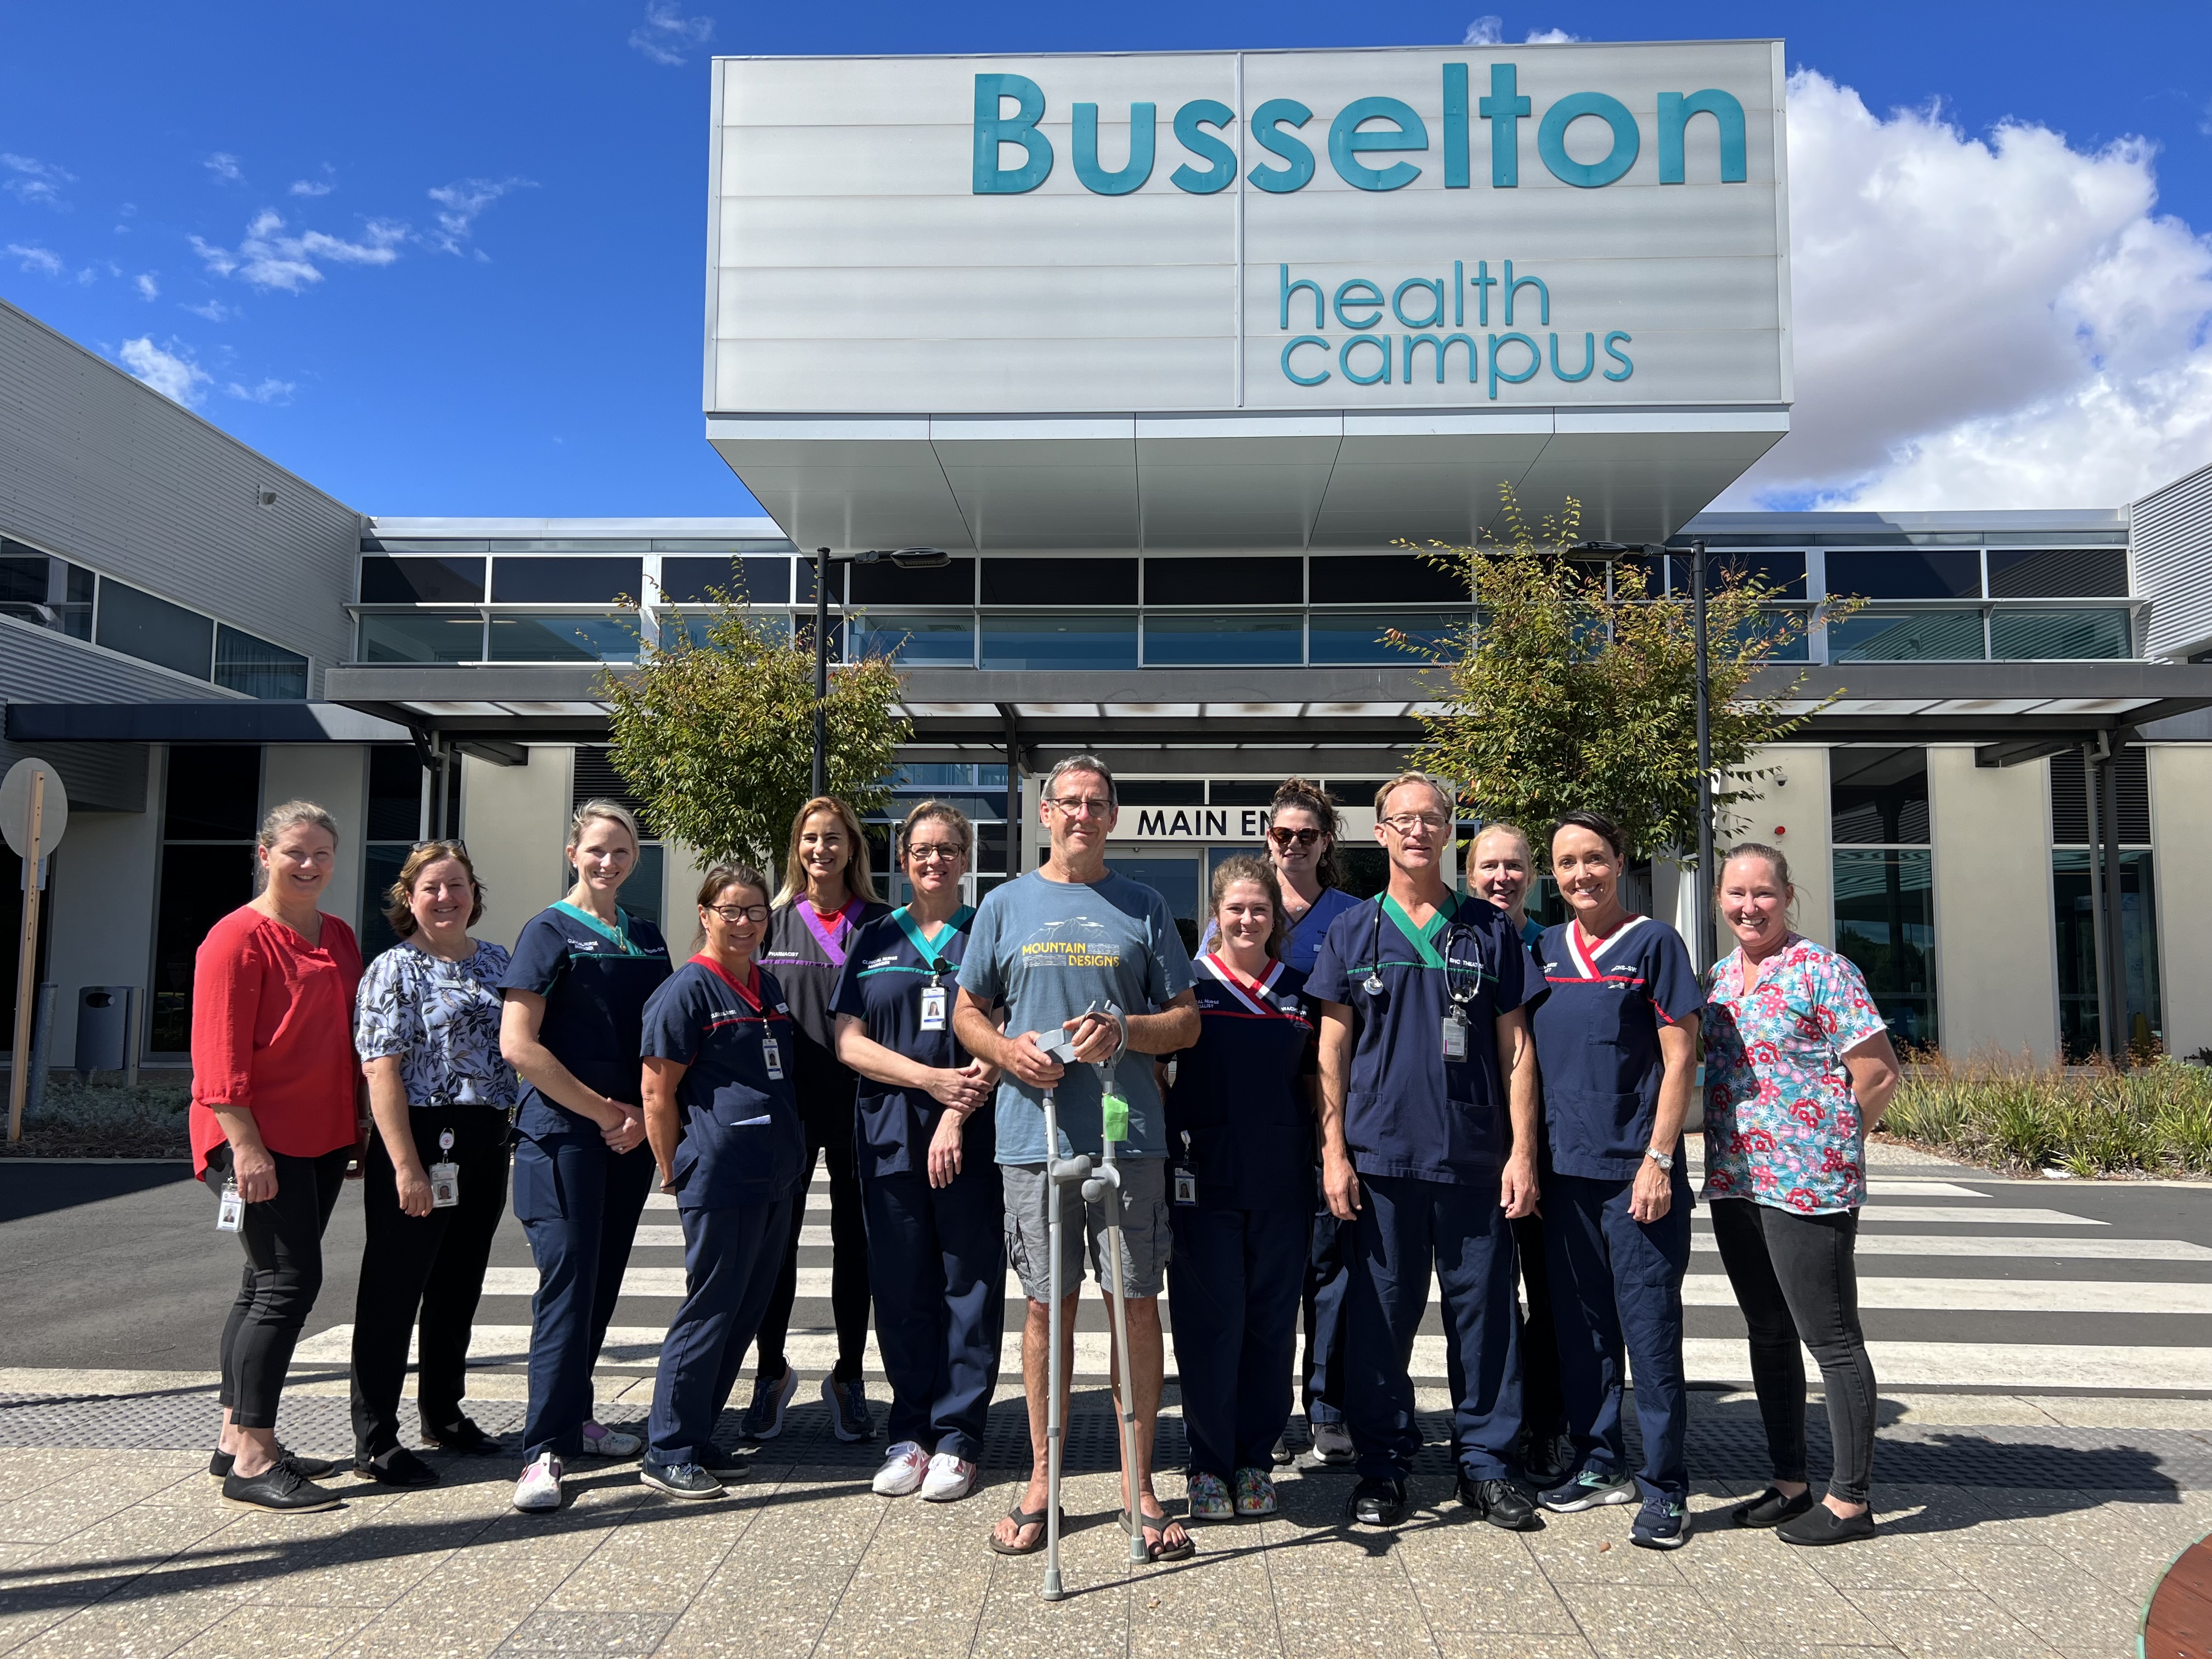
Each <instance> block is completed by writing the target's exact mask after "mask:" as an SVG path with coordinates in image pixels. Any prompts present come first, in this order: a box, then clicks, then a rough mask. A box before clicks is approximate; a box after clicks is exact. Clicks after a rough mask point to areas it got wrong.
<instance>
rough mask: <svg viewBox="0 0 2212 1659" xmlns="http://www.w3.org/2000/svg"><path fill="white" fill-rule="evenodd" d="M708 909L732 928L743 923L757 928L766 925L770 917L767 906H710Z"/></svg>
mask: <svg viewBox="0 0 2212 1659" xmlns="http://www.w3.org/2000/svg"><path fill="white" fill-rule="evenodd" d="M707 908H708V909H709V910H712V911H713V912H714V914H715V915H718V916H720V917H721V919H722V920H723V921H726V922H728V923H729V924H730V926H732V927H736V926H737V925H738V923H739V922H741V921H750V922H751V923H752V924H753V925H754V926H755V927H760V926H762V925H763V924H764V923H765V922H766V921H768V916H769V910H768V906H766V905H765V904H710V905H708V907H707Z"/></svg>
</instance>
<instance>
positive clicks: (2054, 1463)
mask: <svg viewBox="0 0 2212 1659" xmlns="http://www.w3.org/2000/svg"><path fill="white" fill-rule="evenodd" d="M878 1404H880V1401H879V1402H878ZM469 1413H470V1414H471V1416H472V1417H474V1418H475V1419H476V1420H477V1423H479V1424H480V1425H483V1428H484V1429H485V1430H486V1431H488V1432H489V1433H492V1434H499V1435H506V1436H508V1437H511V1438H510V1443H513V1440H514V1439H519V1437H520V1431H521V1427H522V1418H523V1407H522V1406H521V1404H520V1402H519V1401H505V1400H482V1401H470V1402H469ZM1632 1420H1633V1419H1632ZM221 1421H222V1412H221V1410H220V1408H219V1407H217V1406H216V1402H215V1393H214V1390H213V1389H191V1390H188V1391H184V1392H163V1393H156V1394H145V1395H25V1394H10V1395H0V1446H12V1447H36V1446H81V1447H92V1448H98V1449H110V1448H112V1449H116V1450H154V1449H161V1450H193V1449H198V1448H201V1447H210V1448H211V1447H212V1446H213V1445H214V1443H215V1438H216V1430H217V1428H218V1426H219V1425H220V1424H221ZM1419 1422H1420V1427H1421V1431H1422V1435H1423V1439H1424V1444H1423V1447H1422V1450H1421V1454H1420V1455H1419V1458H1418V1459H1417V1460H1416V1463H1415V1473H1416V1474H1418V1475H1426V1476H1432V1477H1436V1478H1439V1479H1443V1480H1447V1481H1448V1480H1449V1478H1450V1475H1451V1470H1452V1457H1451V1450H1450V1437H1451V1419H1450V1418H1449V1416H1447V1415H1445V1414H1443V1413H1423V1414H1422V1415H1421V1417H1420V1419H1419ZM616 1426H618V1427H624V1428H630V1429H635V1430H641V1429H642V1427H643V1425H642V1424H641V1423H639V1422H635V1421H631V1422H623V1423H618V1424H617V1425H616ZM277 1427H278V1432H279V1433H280V1434H282V1435H283V1438H284V1441H285V1443H286V1444H288V1445H289V1446H291V1447H293V1448H294V1449H296V1450H299V1451H302V1452H307V1453H309V1454H312V1455H320V1456H325V1457H337V1456H343V1455H345V1454H346V1453H347V1452H348V1451H349V1450H350V1449H351V1446H352V1441H353V1434H352V1427H351V1424H350V1420H349V1416H348V1409H347V1402H346V1401H343V1400H341V1399H336V1398H332V1397H330V1396H327V1395H288V1396H286V1398H285V1401H284V1404H283V1413H282V1414H281V1417H280V1419H279V1421H278V1425H277ZM1303 1428H1304V1425H1303V1421H1302V1419H1294V1424H1293V1429H1292V1431H1291V1445H1292V1446H1293V1447H1294V1448H1298V1449H1303V1446H1304V1439H1303ZM1807 1431H1808V1441H1809V1445H1808V1452H1809V1454H1810V1459H1809V1461H1810V1463H1811V1466H1812V1469H1813V1472H1814V1475H1815V1477H1816V1478H1817V1477H1818V1476H1820V1474H1822V1473H1823V1472H1824V1471H1825V1470H1826V1468H1827V1467H1828V1464H1829V1451H1828V1444H1827V1435H1826V1426H1825V1425H1824V1424H1823V1423H1822V1422H1821V1421H1820V1413H1818V1412H1817V1411H1815V1412H1814V1413H1812V1415H1811V1418H1810V1419H1809V1420H1808V1424H1807ZM717 1438H718V1439H719V1440H720V1441H722V1442H723V1443H725V1444H731V1445H734V1444H738V1443H739V1441H738V1413H737V1412H736V1411H735V1410H732V1411H730V1412H727V1413H725V1414H724V1416H723V1419H722V1422H721V1425H720V1432H719V1433H718V1435H717ZM883 1448H884V1441H883V1439H882V1437H881V1435H880V1433H879V1434H878V1437H877V1438H876V1439H875V1440H874V1441H873V1442H872V1443H865V1444H857V1445H848V1444H847V1443H844V1442H842V1441H840V1440H838V1439H837V1438H836V1437H835V1436H833V1435H832V1434H831V1433H830V1431H829V1413H828V1412H827V1410H826V1409H825V1408H823V1407H820V1406H817V1405H807V1406H794V1407H793V1409H792V1412H791V1414H790V1416H789V1417H788V1418H787V1419H786V1423H785V1428H784V1432H783V1434H782V1435H781V1437H779V1438H778V1439H776V1440H775V1441H774V1442H773V1443H770V1444H769V1446H768V1447H766V1448H763V1449H762V1450H761V1452H760V1456H761V1458H762V1460H763V1461H764V1462H777V1463H784V1462H789V1463H803V1464H807V1465H840V1464H851V1465H852V1466H854V1468H874V1467H875V1465H876V1463H877V1462H878V1461H879V1460H880V1459H881V1457H882V1455H883ZM1635 1454H1636V1437H1635V1435H1634V1432H1633V1431H1631V1433H1630V1455H1631V1457H1632V1458H1633V1457H1634V1455H1635ZM1187 1456H1188V1447H1187V1446H1186V1444H1185V1442H1184V1439H1183V1432H1182V1417H1181V1415H1180V1413H1177V1412H1176V1411H1174V1410H1172V1409H1171V1410H1170V1411H1168V1412H1166V1413H1163V1414H1162V1416H1161V1419H1160V1424H1159V1438H1158V1446H1157V1448H1156V1449H1155V1452H1154V1455H1153V1463H1154V1466H1155V1467H1156V1468H1162V1469H1174V1468H1181V1467H1182V1464H1183V1462H1184V1460H1185V1458H1186V1457H1187ZM984 1457H985V1462H986V1463H987V1465H988V1466H989V1467H991V1468H1000V1469H1006V1468H1024V1467H1026V1466H1027V1465H1028V1463H1029V1461H1030V1443H1029V1419H1028V1414H1027V1413H1026V1411H1025V1410H1024V1407H1023V1405H1022V1402H1021V1401H1018V1400H1008V1401H1001V1402H1000V1404H998V1405H997V1406H995V1407H994V1408H993V1409H992V1412H991V1417H990V1426H989V1431H988V1433H987V1437H986V1441H985V1452H984ZM1115 1462H1116V1455H1115V1419H1114V1416H1113V1413H1112V1411H1111V1408H1110V1407H1109V1405H1108V1403H1107V1398H1106V1396H1105V1395H1103V1393H1099V1392H1090V1393H1079V1394H1078V1395H1076V1398H1075V1402H1074V1407H1073V1410H1072V1411H1071V1413H1069V1419H1068V1425H1067V1442H1066V1464H1065V1467H1066V1468H1067V1469H1069V1470H1070V1471H1071V1472H1073V1473H1077V1474H1087V1473H1093V1472H1097V1471H1103V1470H1106V1469H1110V1468H1114V1467H1115ZM1688 1463H1689V1468H1690V1474H1691V1477H1692V1479H1693V1480H1698V1479H1705V1480H1731V1481H1733V1480H1751V1481H1756V1480H1764V1479H1765V1477H1766V1475H1767V1474H1769V1473H1770V1465H1769V1464H1768V1462H1767V1458H1766V1443H1765V1436H1764V1434H1763V1433H1762V1431H1761V1430H1760V1428H1759V1424H1758V1423H1757V1422H1756V1421H1755V1420H1749V1419H1717V1418H1712V1417H1703V1418H1699V1419H1693V1420H1692V1424H1691V1426H1690V1431H1689V1447H1688ZM1875 1480H1876V1482H1877V1483H1878V1484H1882V1485H1896V1486H1970V1487H2012V1488H2059V1489H2074V1490H2079V1489H2083V1488H2094V1489H2102V1490H2106V1491H2115V1492H2172V1491H2176V1490H2182V1489H2186V1490H2212V1434H2199V1433H2194V1432H2190V1431H2184V1430H2178V1429H2127V1430H2118V1429H2063V1428H2032V1427H2024V1426H2017V1425H2003V1426H1993V1427H1987V1428H1974V1429H1959V1428H1943V1427H1928V1428H1922V1427H1917V1426H1915V1425H1896V1426H1893V1427H1891V1428H1887V1429H1885V1430H1883V1431H1881V1435H1880V1436H1879V1437H1878V1438H1877V1440H1876V1442H1875Z"/></svg>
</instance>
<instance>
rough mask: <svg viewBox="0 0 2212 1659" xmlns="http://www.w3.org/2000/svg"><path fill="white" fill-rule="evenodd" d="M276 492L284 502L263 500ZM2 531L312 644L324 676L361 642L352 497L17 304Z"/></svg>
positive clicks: (168, 692)
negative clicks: (350, 616)
mask: <svg viewBox="0 0 2212 1659" xmlns="http://www.w3.org/2000/svg"><path fill="white" fill-rule="evenodd" d="M262 489H273V490H274V491H275V492H276V502H275V504H274V505H273V506H270V507H261V506H258V504H257V502H256V495H257V493H258V491H260V490H262ZM0 532H6V533H8V534H9V535H13V536H16V537H19V538H21V539H22V540H24V541H27V542H30V543H33V544H36V545H39V546H40V547H43V548H45V549H46V550H48V551H50V552H52V553H56V554H59V555H61V556H63V557H65V558H69V559H73V560H76V562H80V563H83V564H87V565H89V566H91V567H92V568H94V569H96V570H100V571H102V572H104V573H106V574H108V575H111V576H114V577H117V578H118V579H120V580H124V581H127V582H130V583H132V584H134V585H135V586H141V587H143V588H145V589H147V590H148V591H149V592H154V593H157V594H159V595H161V597H162V598H164V599H172V600H174V601H175V602H176V603H178V604H180V605H189V606H191V607H192V608H193V609H195V610H199V611H208V612H210V613H211V614H213V615H215V616H216V617H220V618H221V619H222V620H223V621H225V622H228V623H232V624H233V625H234V626H236V627H239V628H242V629H246V630H247V631H248V632H251V633H253V634H257V635H261V636H263V637H264V638H266V639H269V640H271V641H275V642H276V643H277V644H279V645H282V646H285V647H289V648H290V649H292V650H295V651H298V652H301V653H304V654H306V655H307V656H309V657H311V658H313V659H314V662H315V667H316V670H317V671H318V674H319V671H320V670H321V669H322V668H323V667H324V666H325V665H328V664H329V663H330V662H331V661H333V660H337V659H343V658H344V657H345V656H347V655H349V654H350V640H349V626H348V623H347V620H346V617H345V614H344V611H343V610H342V609H341V606H342V605H343V602H344V600H345V599H347V598H348V597H349V595H350V594H351V592H352V591H353V570H354V563H355V559H356V554H357V551H358V548H359V541H360V519H359V516H358V515H357V514H356V513H355V512H354V511H353V509H352V508H350V507H347V506H346V505H345V504H344V503H343V502H342V501H337V500H336V499H334V498H333V497H331V496H330V495H325V493H324V492H323V491H321V490H319V489H315V488H314V487H313V485H311V484H309V483H307V482H306V481H305V480H303V479H301V478H299V477H295V476H294V475H293V474H291V473H289V472H288V471H285V470H284V469H283V468H282V467H280V466H277V465H275V464H274V463H272V462H270V460H268V459H266V458H264V457H263V456H261V455H259V454H258V453H255V452H254V451H252V450H251V449H249V448H247V447H246V446H245V445H243V444H241V443H240V442H238V441H236V440H235V439H234V438H231V437H229V436H228V435H226V434H224V433H223V432H222V431H221V430H220V429H218V428H216V427H215V426H213V425H211V424H210V423H209V422H206V421H204V420H202V419H201V418H200V417H199V416H197V415H194V414H192V413H191V411H190V410H185V409H182V408H179V406H178V405H177V404H173V403H172V402H171V401H170V400H169V399H167V398H164V397H162V396H161V394H160V393H159V392H155V391H153V390H152V389H151V388H149V387H148V386H143V385H141V384H140V383H139V382H138V381H137V380H133V379H132V378H131V376H130V375H128V374H125V373H124V372H123V371H122V370H121V369H119V368H116V367H115V366H114V365H112V364H111V363H108V362H103V361H102V360H101V359H100V358H98V357H96V356H94V355H93V354H92V353H90V352H88V351H87V350H85V349H83V348H82V347H81V346H79V345H77V344H76V343H74V342H72V341H70V340H68V339H66V338H64V337H63V336H61V335H59V334H58V333H56V332H55V331H52V329H50V328H47V327H46V325H43V324H41V323H40V322H39V321H37V320H36V319H33V318H32V317H30V316H28V315H27V314H26V313H23V312H21V311H18V310H16V309H15V307H11V306H9V305H7V304H5V303H4V302H0ZM10 637H11V638H12V635H11V636H10ZM162 684H163V686H164V688H165V689H164V690H162V691H161V693H160V694H159V695H162V696H180V695H187V694H185V693H184V692H181V691H179V690H177V689H176V682H174V681H173V680H168V679H166V678H165V679H164V680H163V682H162ZM315 689H318V688H317V687H315V686H311V688H310V690H315ZM62 695H64V694H56V696H55V697H54V699H53V700H56V701H59V700H61V696H62Z"/></svg>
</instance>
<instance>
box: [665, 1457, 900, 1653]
mask: <svg viewBox="0 0 2212 1659" xmlns="http://www.w3.org/2000/svg"><path fill="white" fill-rule="evenodd" d="M808 1492H809V1488H808V1486H806V1485H805V1484H802V1485H799V1486H793V1487H786V1488H782V1489H779V1490H778V1491H777V1492H776V1493H775V1501H774V1502H772V1503H769V1504H768V1505H767V1507H766V1509H765V1510H764V1511H763V1513H762V1514H761V1515H760V1516H757V1518H756V1519H755V1520H754V1522H752V1524H751V1525H750V1526H748V1527H746V1528H745V1529H744V1532H743V1533H742V1534H739V1536H738V1538H737V1539H736V1540H735V1541H734V1542H733V1543H732V1547H731V1549H730V1551H729V1553H727V1555H726V1556H725V1557H724V1558H723V1560H722V1563H721V1565H720V1567H718V1568H717V1569H716V1570H715V1571H714V1574H713V1576H712V1577H709V1578H708V1580H707V1582H706V1583H705V1584H704V1585H703V1586H702V1588H701V1589H700V1591H699V1593H698V1595H697V1596H696V1599H695V1600H693V1601H692V1602H691V1604H690V1608H689V1610H688V1611H685V1612H684V1613H683V1615H682V1617H681V1618H679V1619H678V1620H676V1621H675V1625H674V1628H673V1629H671V1631H669V1632H668V1643H669V1648H670V1650H671V1651H674V1652H684V1651H686V1650H693V1649H699V1648H707V1649H712V1648H715V1647H719V1646H721V1645H723V1644H726V1643H728V1642H730V1641H731V1640H732V1638H733V1637H737V1636H738V1626H739V1625H740V1624H741V1625H742V1626H743V1630H742V1637H741V1642H742V1645H743V1646H744V1650H745V1651H746V1653H747V1654H748V1655H749V1656H752V1659H772V1656H775V1655H781V1654H793V1655H805V1654H810V1653H811V1652H812V1651H813V1650H814V1649H815V1647H816V1645H817V1643H818V1642H819V1641H820V1639H821V1636H822V1632H823V1628H824V1626H827V1625H828V1623H829V1616H830V1614H831V1613H833V1612H835V1611H836V1607H837V1603H838V1601H839V1598H840V1597H842V1595H844V1593H845V1589H846V1586H847V1584H848V1583H849V1582H850V1580H851V1578H852V1575H853V1571H854V1567H855V1566H856V1565H857V1564H858V1563H859V1561H860V1558H861V1556H862V1555H863V1554H864V1553H866V1550H867V1547H868V1545H869V1542H870V1540H871V1539H872V1536H873V1534H874V1533H875V1529H876V1526H877V1523H878V1522H879V1521H880V1520H881V1518H882V1510H883V1500H882V1499H881V1498H877V1497H875V1496H874V1495H873V1494H872V1493H868V1492H866V1485H865V1483H863V1486H862V1493H863V1494H864V1495H862V1496H857V1497H842V1498H817V1497H811V1496H809V1495H808ZM671 1501H672V1500H671ZM740 1613H742V1618H741V1619H740V1618H739V1616H738V1615H739V1614H740Z"/></svg>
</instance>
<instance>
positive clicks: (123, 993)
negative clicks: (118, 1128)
mask: <svg viewBox="0 0 2212 1659" xmlns="http://www.w3.org/2000/svg"><path fill="white" fill-rule="evenodd" d="M130 1030H131V987H129V986H127V985H88V986H86V987H84V989H83V990H82V991H81V992H79V993H78V994H77V1003H76V1074H77V1075H78V1076H79V1077H81V1078H86V1079H89V1078H90V1077H91V1076H92V1074H93V1073H94V1072H119V1071H121V1070H122V1069H123V1067H124V1065H125V1055H126V1053H127V1048H128V1038H129V1036H130Z"/></svg>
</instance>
